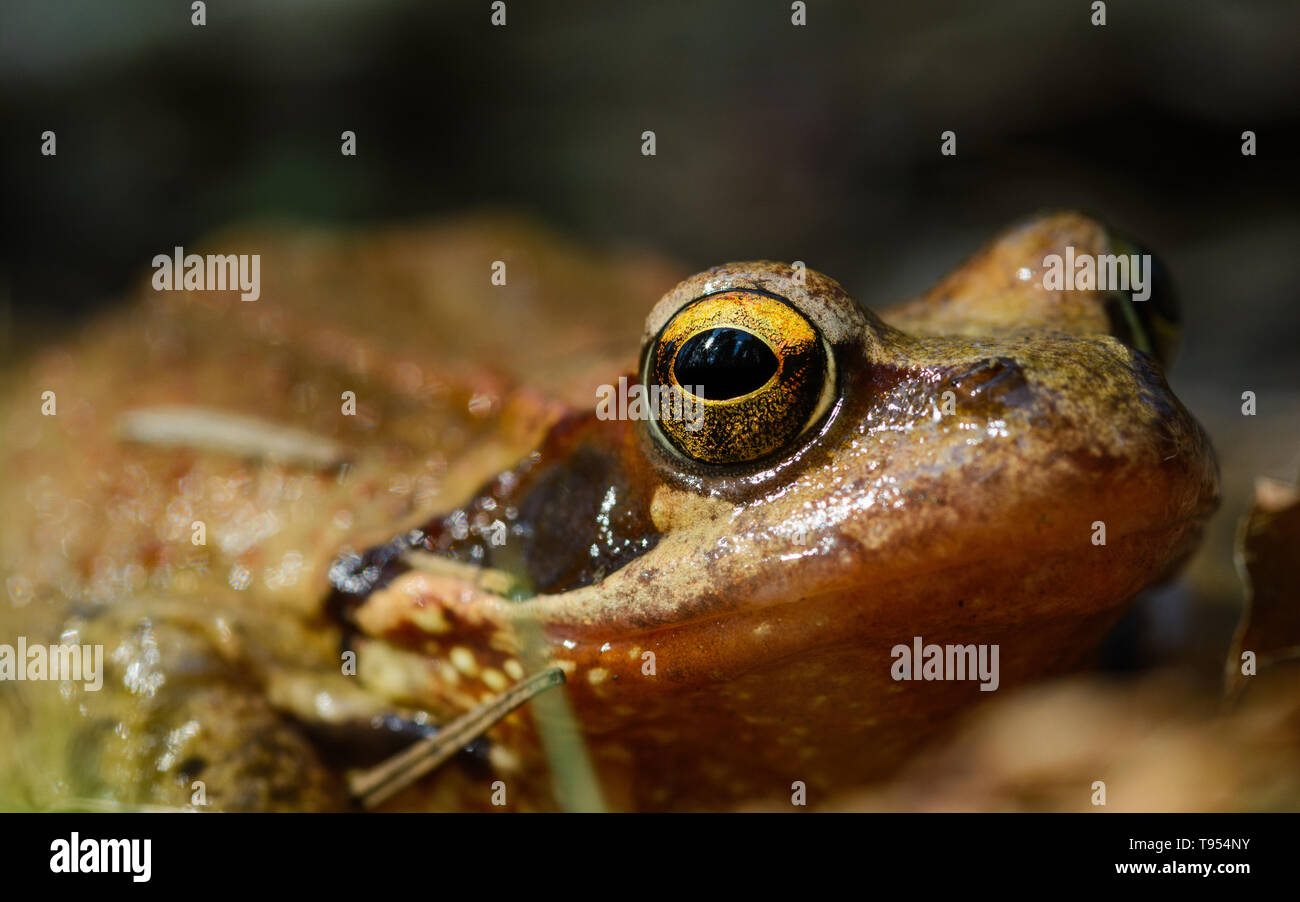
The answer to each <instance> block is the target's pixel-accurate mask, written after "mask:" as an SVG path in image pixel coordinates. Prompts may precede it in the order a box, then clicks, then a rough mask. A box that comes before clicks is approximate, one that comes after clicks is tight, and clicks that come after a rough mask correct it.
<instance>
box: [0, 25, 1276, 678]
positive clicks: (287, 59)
mask: <svg viewBox="0 0 1300 902" xmlns="http://www.w3.org/2000/svg"><path fill="white" fill-rule="evenodd" d="M808 5H809V10H808V25H807V26H806V27H802V28H796V27H793V26H792V25H791V24H790V4H789V3H788V2H784V0H763V2H754V0H750V2H740V0H736V2H655V3H642V4H617V5H616V4H612V3H598V2H573V0H547V2H545V3H541V2H525V0H509V2H508V23H509V24H508V25H507V27H505V28H494V27H492V26H491V25H490V23H489V16H490V8H489V7H490V4H489V2H488V0H466V2H444V3H438V2H428V0H310V2H309V0H240V2H233V0H212V2H210V3H209V4H208V24H207V25H206V26H205V27H202V28H196V27H193V26H191V24H190V6H189V3H188V2H187V0H138V2H111V3H110V2H103V0H5V3H4V5H3V6H2V7H0V123H3V135H2V138H3V140H2V141H0V198H3V206H4V211H5V216H4V218H5V226H6V227H5V230H4V238H3V241H2V242H0V348H2V349H3V350H4V352H5V355H6V356H7V357H11V356H12V355H13V354H14V353H15V350H16V349H23V348H26V347H29V346H31V345H32V343H33V340H32V339H31V336H34V335H38V334H39V335H42V336H45V335H48V334H49V332H50V331H51V330H54V331H57V330H58V329H61V328H65V327H66V326H68V325H69V324H71V323H74V322H76V321H78V320H79V319H82V318H84V317H85V316H86V315H87V314H89V313H91V312H93V311H95V310H97V309H100V308H102V307H104V306H105V305H109V304H111V303H113V301H114V300H115V299H117V298H119V297H121V295H122V293H123V291H124V290H125V288H126V286H127V285H128V284H130V283H131V282H132V281H133V280H135V279H138V278H139V277H140V275H141V274H142V273H143V272H145V271H146V270H147V268H148V266H149V261H150V259H151V258H152V256H153V255H154V254H156V253H158V252H160V251H162V250H166V249H168V248H171V247H173V246H174V245H177V244H182V245H188V244H190V243H192V242H195V243H197V242H198V241H199V240H200V239H201V238H202V236H203V235H204V234H205V233H207V232H209V231H210V230H212V229H214V228H217V227H222V226H226V225H230V224H232V223H234V222H239V221H246V220H248V219H252V218H262V217H274V218H290V219H301V220H306V221H313V222H321V221H324V222H335V223H345V224H349V225H365V224H367V223H380V222H384V223H389V222H392V221H395V220H397V221H400V220H415V219H426V218H429V217H435V216H438V215H441V214H448V213H453V212H456V211H462V210H466V209H479V208H484V207H500V208H506V209H511V210H522V211H525V212H528V213H531V214H533V215H535V216H536V217H538V218H539V219H541V220H542V221H544V222H547V223H549V224H551V225H554V226H557V227H559V228H560V229H562V230H563V231H565V232H567V233H569V234H571V235H574V236H576V237H578V238H579V239H581V240H583V241H585V242H587V243H588V244H592V245H595V246H618V245H633V246H641V247H648V248H653V249H656V250H660V251H663V252H666V253H668V254H670V255H672V256H675V257H677V258H679V259H680V260H682V261H683V262H684V263H685V264H687V265H688V266H690V267H692V268H702V267H705V266H708V265H712V264H714V263H718V262H722V261H724V260H730V259H754V258H762V257H769V258H774V259H801V260H805V261H807V263H808V264H809V265H810V266H812V267H814V268H816V269H820V270H822V271H824V272H826V273H828V274H830V275H832V276H834V277H835V278H837V279H839V280H840V281H841V282H842V283H844V285H845V286H846V287H847V288H848V289H849V291H850V292H851V293H852V294H854V295H855V296H856V297H858V298H859V299H860V300H862V301H863V302H865V303H867V304H870V305H883V304H885V303H887V302H888V301H890V300H893V299H897V298H900V297H902V296H905V295H908V294H912V293H915V292H917V291H920V290H922V289H924V288H925V287H926V286H927V285H928V284H929V283H930V282H931V281H933V280H934V279H935V278H936V277H938V276H939V275H940V274H942V273H943V272H944V271H945V270H946V269H947V268H948V267H950V266H951V265H953V264H954V263H956V262H957V261H958V260H959V259H960V258H961V257H963V256H964V255H965V254H967V253H969V252H970V251H971V250H973V249H974V248H975V247H976V246H977V245H978V244H980V243H981V242H983V241H984V240H985V239H987V238H988V237H989V236H990V234H991V233H992V232H993V231H994V230H995V229H997V228H998V227H1000V226H1002V225H1004V224H1006V223H1007V222H1008V221H1010V220H1012V219H1015V218H1017V217H1019V216H1021V215H1023V214H1025V213H1027V212H1030V211H1033V210H1036V209H1040V208H1044V207H1080V208H1083V209H1085V210H1087V211H1090V212H1093V213H1096V214H1098V215H1100V216H1102V217H1103V218H1105V219H1107V220H1109V221H1110V222H1112V223H1113V224H1115V225H1117V226H1118V227H1120V228H1122V229H1123V230H1125V231H1127V232H1129V233H1130V234H1132V235H1134V236H1135V237H1137V238H1139V239H1140V240H1142V241H1144V242H1145V243H1147V244H1148V245H1149V246H1150V247H1151V248H1152V249H1154V250H1155V251H1157V252H1158V253H1160V254H1161V255H1162V257H1163V258H1164V259H1165V261H1166V263H1167V264H1168V266H1169V268H1170V270H1171V271H1172V273H1173V276H1174V278H1175V280H1176V282H1177V284H1178V285H1179V286H1180V288H1181V294H1182V299H1183V305H1184V309H1185V317H1186V320H1187V326H1186V330H1185V333H1184V344H1183V352H1182V355H1181V357H1180V359H1179V361H1178V363H1177V365H1176V367H1175V369H1174V371H1173V373H1172V375H1171V381H1172V382H1173V384H1174V386H1175V388H1176V389H1177V391H1178V393H1179V394H1180V396H1181V397H1183V399H1184V400H1185V401H1186V403H1187V404H1188V406H1189V407H1190V408H1192V410H1193V411H1194V412H1195V413H1196V414H1197V415H1198V416H1199V417H1200V418H1201V420H1202V422H1204V423H1205V424H1206V425H1207V427H1208V428H1209V429H1210V431H1211V433H1212V435H1213V437H1214V440H1215V443H1216V446H1217V447H1218V449H1219V452H1220V457H1221V460H1222V462H1223V466H1224V485H1225V505H1224V510H1223V511H1222V512H1221V514H1220V515H1219V517H1218V518H1217V519H1216V520H1215V522H1214V523H1213V524H1212V526H1211V538H1210V542H1209V543H1207V546H1206V549H1205V550H1204V551H1203V552H1202V554H1201V556H1200V557H1199V558H1198V560H1197V562H1196V564H1195V565H1194V566H1193V568H1192V570H1191V571H1190V577H1189V579H1187V580H1185V581H1184V583H1183V584H1181V585H1180V587H1179V588H1177V589H1176V590H1173V591H1172V592H1166V593H1163V594H1162V595H1158V596H1157V597H1156V600H1155V601H1153V602H1150V603H1149V604H1148V605H1147V606H1145V607H1144V608H1143V609H1142V612H1140V614H1139V615H1138V616H1139V617H1140V618H1143V620H1142V623H1143V624H1145V625H1144V626H1143V627H1142V629H1141V630H1139V633H1140V634H1141V637H1142V638H1141V642H1142V643H1144V647H1147V646H1149V647H1148V648H1147V651H1148V652H1149V653H1150V655H1151V656H1152V657H1154V658H1159V657H1160V656H1162V655H1171V654H1176V655H1188V654H1191V655H1193V656H1194V657H1196V659H1197V660H1198V662H1200V663H1203V664H1205V665H1206V666H1207V667H1209V666H1210V662H1212V661H1213V660H1214V656H1215V655H1221V654H1222V651H1223V648H1224V647H1225V646H1226V643H1227V633H1228V631H1229V630H1230V628H1231V624H1232V620H1233V618H1235V616H1236V611H1237V606H1238V605H1239V604H1240V590H1239V588H1238V587H1237V585H1236V582H1235V577H1234V575H1233V572H1232V567H1231V539H1232V533H1233V530H1234V526H1235V522H1236V519H1237V517H1238V516H1239V515H1240V514H1241V513H1242V511H1243V510H1244V509H1245V506H1246V505H1247V503H1248V500H1249V495H1250V486H1251V482H1252V480H1253V479H1254V477H1255V476H1257V475H1261V474H1269V475H1274V476H1284V477H1293V476H1294V475H1295V473H1296V469H1297V462H1298V460H1300V458H1298V456H1297V450H1298V448H1300V426H1298V425H1297V424H1300V397H1298V396H1297V388H1298V387H1300V380H1298V379H1297V376H1300V364H1298V363H1297V359H1296V348H1297V339H1298V338H1300V306H1298V305H1297V291H1296V287H1295V286H1297V284H1300V215H1297V214H1298V211H1300V203H1298V201H1300V178H1297V174H1296V164H1297V160H1298V158H1300V152H1298V150H1297V148H1300V3H1294V2H1259V0H1255V2H1249V0H1218V2H1198V3H1185V2H1175V0H1162V2H1156V0H1143V2H1140V3H1139V2H1134V0H1115V2H1110V3H1108V4H1107V24H1106V25H1105V26H1104V27H1094V26H1092V25H1091V24H1090V22H1089V19H1090V15H1091V10H1090V3H1088V2H1086V0H1056V2H1041V0H1039V2H1029V0H1025V2H997V3H993V2H979V3H974V2H955V0H947V2H929V3H925V2H907V3H898V2H892V3H888V4H884V3H880V4H867V3H832V2H827V0H809V4H808ZM45 129H53V130H54V131H56V132H57V134H58V156H57V157H53V158H47V157H43V156H41V155H40V134H41V132H42V131H43V130H45ZM345 129H351V130H354V131H355V132H356V133H357V135H358V151H359V153H358V156H356V157H346V158H345V157H343V156H341V155H340V153H339V134H340V132H342V131H343V130H345ZM646 129H652V130H654V131H655V132H656V133H657V138H658V154H657V156H655V157H650V158H647V157H643V156H642V155H641V152H640V144H641V138H640V135H641V132H642V131H644V130H646ZM947 129H951V130H954V131H955V132H956V133H957V136H958V138H957V142H958V155H957V156H956V157H955V158H950V157H943V156H941V155H940V153H939V144H940V138H939V135H940V132H942V131H944V130H947ZM1245 129H1251V130H1253V131H1255V132H1256V133H1257V135H1258V156H1255V157H1243V156H1242V155H1241V153H1240V146H1241V132H1242V131H1243V130H1245ZM665 287H667V286H665ZM1247 389H1249V390H1252V391H1255V392H1257V393H1258V395H1259V399H1260V400H1259V405H1260V415H1259V416H1258V417H1256V418H1254V419H1247V418H1243V417H1242V416H1241V414H1240V403H1241V402H1240V396H1241V392H1242V391H1244V390H1247Z"/></svg>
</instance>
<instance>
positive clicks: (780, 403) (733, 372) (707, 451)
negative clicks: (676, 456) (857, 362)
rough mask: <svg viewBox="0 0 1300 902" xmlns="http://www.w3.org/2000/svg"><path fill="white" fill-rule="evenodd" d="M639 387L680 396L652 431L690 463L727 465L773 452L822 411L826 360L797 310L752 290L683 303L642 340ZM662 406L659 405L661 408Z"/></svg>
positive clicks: (828, 385) (828, 391) (828, 388)
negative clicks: (679, 406)
mask: <svg viewBox="0 0 1300 902" xmlns="http://www.w3.org/2000/svg"><path fill="white" fill-rule="evenodd" d="M642 381H643V382H644V384H645V385H646V386H647V387H649V386H661V387H662V390H669V391H673V390H675V391H679V392H682V393H684V397H685V400H686V403H685V404H684V405H682V415H680V416H676V415H671V414H674V413H676V411H671V412H670V411H668V410H666V409H662V410H660V411H659V412H658V416H657V418H656V423H657V426H658V429H659V431H660V433H661V434H662V435H663V436H664V437H665V438H666V439H667V440H668V442H669V443H671V444H672V446H673V447H674V448H676V449H677V450H678V451H679V452H681V453H682V454H684V455H686V456H687V457H689V458H691V459H692V460H697V461H701V462H703V463H713V464H736V463H746V462H749V461H754V460H758V459H760V458H763V457H767V456H769V455H772V454H775V453H776V452H778V451H780V450H782V449H783V448H785V447H786V446H787V444H788V443H789V442H790V441H791V440H792V439H794V438H796V437H797V436H798V435H799V434H801V433H802V432H803V431H804V430H805V429H806V428H807V427H808V426H810V425H811V424H812V422H813V421H815V420H816V419H817V418H818V417H819V416H820V415H821V414H822V413H823V412H824V410H825V408H826V407H827V406H828V405H829V399H830V397H831V395H832V394H833V391H832V388H833V381H834V380H833V374H832V372H831V358H830V355H829V354H828V353H827V349H826V345H825V342H824V341H823V340H822V337H821V335H819V334H818V332H817V330H816V329H815V328H814V327H813V325H812V323H810V322H809V321H808V319H807V318H806V317H804V315H803V314H801V313H800V312H799V311H798V310H796V309H795V308H794V307H793V306H791V305H790V304H789V303H787V302H786V301H784V300H781V299H780V298H777V297H774V296H772V295H768V294H764V293H762V292H757V291H726V292H722V293H720V294H713V295H708V296H707V297H703V298H700V299H699V300H696V301H693V302H691V303H690V304H687V305H686V306H685V307H683V308H682V309H681V310H679V311H678V312H677V313H676V315H674V316H673V318H672V319H670V320H669V321H668V323H667V324H666V325H665V326H664V328H663V330H662V331H661V332H660V333H659V335H658V337H657V338H655V339H654V340H653V341H652V342H651V343H650V348H649V349H648V353H647V355H646V361H645V367H644V371H643V373H642ZM661 407H662V405H661Z"/></svg>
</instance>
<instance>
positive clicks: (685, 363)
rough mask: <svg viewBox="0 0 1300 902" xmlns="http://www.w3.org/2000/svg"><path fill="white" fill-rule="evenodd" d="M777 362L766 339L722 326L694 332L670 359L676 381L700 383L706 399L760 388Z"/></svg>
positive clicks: (723, 399) (683, 383) (774, 372)
mask: <svg viewBox="0 0 1300 902" xmlns="http://www.w3.org/2000/svg"><path fill="white" fill-rule="evenodd" d="M779 367H780V363H779V362H778V361H777V359H776V354H774V353H773V352H772V349H771V348H770V347H768V346H767V342H765V341H763V339H761V338H759V337H758V336H757V335H755V334H754V333H752V332H746V331H744V330H743V329H734V328H730V327H723V328H717V329H709V330H708V331H706V332H701V333H699V334H698V335H695V336H693V337H692V338H691V339H689V340H688V341H687V342H686V343H685V344H683V345H682V348H681V350H680V351H678V352H677V356H676V358H675V359H674V361H673V373H674V375H675V376H676V377H677V384H678V385H681V386H683V387H687V388H689V387H692V386H693V387H699V388H701V389H702V391H703V397H704V398H705V399H706V400H709V401H726V400H729V399H731V398H739V397H743V396H744V395H747V394H750V393H751V392H754V391H757V390H758V389H760V388H762V387H763V386H764V385H766V384H767V383H768V382H770V381H771V379H772V377H773V376H775V375H776V371H777V369H778V368H779Z"/></svg>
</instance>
